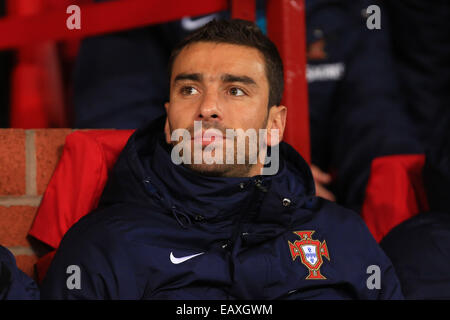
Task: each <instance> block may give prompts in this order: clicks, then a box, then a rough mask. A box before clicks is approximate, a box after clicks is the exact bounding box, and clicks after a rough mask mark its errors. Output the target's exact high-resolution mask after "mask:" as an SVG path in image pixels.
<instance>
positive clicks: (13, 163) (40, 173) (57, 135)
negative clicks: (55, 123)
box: [0, 129, 73, 277]
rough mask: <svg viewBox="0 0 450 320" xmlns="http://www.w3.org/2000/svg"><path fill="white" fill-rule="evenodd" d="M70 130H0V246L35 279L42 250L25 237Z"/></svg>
mask: <svg viewBox="0 0 450 320" xmlns="http://www.w3.org/2000/svg"><path fill="white" fill-rule="evenodd" d="M72 131H73V130H72V129H37V130H21V129H0V244H1V245H3V246H4V247H6V248H8V249H9V250H10V251H11V252H12V253H13V254H14V256H15V257H16V260H17V265H18V267H19V268H20V269H21V270H23V271H24V272H25V273H26V274H28V275H30V276H32V277H34V263H35V262H36V261H37V259H38V256H40V255H41V254H42V250H43V248H42V247H40V246H39V244H37V243H35V242H34V241H33V239H29V238H28V237H27V233H28V230H29V228H30V227H31V223H32V222H33V218H34V215H35V214H36V210H37V208H38V206H39V203H40V201H41V199H42V194H43V193H44V191H45V188H46V186H47V184H48V182H49V180H50V178H51V175H52V173H53V170H54V169H55V167H56V165H57V163H58V160H59V158H60V157H61V153H62V149H63V146H64V141H65V138H66V136H67V135H68V134H69V133H71V132H72Z"/></svg>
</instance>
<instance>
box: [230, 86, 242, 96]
mask: <svg viewBox="0 0 450 320" xmlns="http://www.w3.org/2000/svg"><path fill="white" fill-rule="evenodd" d="M229 92H230V94H231V95H232V96H236V97H240V96H245V92H244V91H243V90H242V89H239V88H236V87H233V88H231V89H230V91H229Z"/></svg>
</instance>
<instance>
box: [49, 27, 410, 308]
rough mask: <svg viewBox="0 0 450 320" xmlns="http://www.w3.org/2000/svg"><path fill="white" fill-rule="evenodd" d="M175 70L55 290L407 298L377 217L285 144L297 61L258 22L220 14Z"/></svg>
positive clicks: (64, 261) (55, 293) (74, 233)
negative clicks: (160, 111)
mask: <svg viewBox="0 0 450 320" xmlns="http://www.w3.org/2000/svg"><path fill="white" fill-rule="evenodd" d="M169 74H170V99H169V102H167V103H166V104H165V107H166V111H167V117H164V118H160V119H157V120H155V121H153V122H152V123H150V124H149V125H148V126H147V127H145V128H142V129H140V130H137V131H136V132H135V133H134V134H133V135H132V136H131V137H130V139H129V140H128V143H127V145H126V146H125V148H124V150H123V151H122V153H121V155H120V157H119V159H118V161H117V163H116V165H115V167H114V169H113V172H112V173H111V175H110V178H109V180H108V183H107V185H106V187H105V190H104V192H103V195H102V197H101V199H100V203H99V206H98V208H97V209H96V210H94V211H93V212H91V213H90V214H88V215H86V216H85V217H83V218H82V219H80V220H79V221H78V222H77V223H76V224H75V225H74V226H73V227H72V228H71V229H70V230H69V231H68V232H67V234H66V235H65V236H64V238H63V240H62V242H61V244H60V247H59V248H58V251H57V252H56V255H55V257H54V260H53V262H52V264H51V266H50V268H49V270H48V272H47V275H46V277H45V279H44V281H43V285H42V290H41V293H42V297H43V298H45V299H49V298H50V299H401V298H403V296H402V294H401V290H400V286H399V281H398V279H397V276H396V275H395V272H394V270H393V268H392V265H391V262H390V261H389V259H388V258H387V257H386V255H385V254H384V253H383V251H382V250H381V249H380V247H379V246H378V244H377V243H376V242H375V240H374V239H373V237H372V236H371V235H370V233H369V232H368V230H367V228H366V226H365V225H364V223H363V221H362V220H361V219H360V218H359V216H358V215H357V214H356V213H353V212H351V211H349V210H347V209H344V208H341V207H339V206H338V205H336V204H335V203H332V202H329V201H327V200H324V199H322V198H318V197H316V196H315V190H314V181H313V179H312V175H311V171H310V169H309V167H308V165H307V163H306V162H305V161H304V160H303V159H302V157H301V156H300V155H299V154H298V153H297V152H296V151H295V150H294V149H293V148H292V147H290V146H289V145H287V144H286V143H283V142H280V140H281V139H282V136H283V131H284V128H285V121H286V112H287V108H286V107H285V106H282V105H280V103H281V102H280V101H281V97H282V92H283V64H282V61H281V59H280V56H279V54H278V51H277V49H276V47H275V45H274V44H273V43H272V42H271V41H270V40H269V39H268V38H267V37H266V36H264V35H263V34H262V33H261V32H260V30H259V29H258V28H257V27H256V26H255V25H254V24H252V23H250V22H246V21H241V20H232V21H228V20H222V21H212V22H210V23H208V24H207V25H205V26H204V27H202V28H201V29H199V30H197V31H196V32H195V33H193V34H192V35H190V36H189V37H188V38H186V39H185V40H184V41H182V42H181V44H179V45H178V46H177V47H176V48H175V49H174V51H173V53H172V56H171V59H170V64H169ZM252 133H253V134H252ZM256 141H258V142H259V143H258V144H256ZM242 142H243V143H242ZM225 159H226V161H224V160H225ZM368 270H378V273H377V274H374V275H371V273H370V272H369V274H368ZM372 276H376V277H378V280H379V281H378V284H377V281H375V285H373V283H372V282H371V281H372V280H371V277H372Z"/></svg>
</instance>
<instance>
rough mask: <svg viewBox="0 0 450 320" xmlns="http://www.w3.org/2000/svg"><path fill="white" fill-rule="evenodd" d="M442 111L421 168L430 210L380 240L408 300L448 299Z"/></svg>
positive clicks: (449, 129) (449, 173)
mask: <svg viewBox="0 0 450 320" xmlns="http://www.w3.org/2000/svg"><path fill="white" fill-rule="evenodd" d="M444 111H445V110H443V111H442V113H441V121H440V123H439V124H436V130H435V132H434V134H433V135H432V140H430V141H431V142H430V146H429V148H428V149H427V152H426V160H425V166H424V170H423V179H424V184H425V189H426V193H427V198H428V202H429V206H430V212H424V213H420V214H418V215H417V216H415V217H413V218H411V219H409V220H407V221H405V222H404V223H402V224H400V225H398V226H397V227H396V228H394V229H393V230H392V231H391V232H390V233H389V234H388V235H386V237H385V238H384V239H383V240H382V241H381V243H380V244H381V246H382V248H383V249H384V250H385V252H386V254H387V255H388V256H389V257H390V258H391V260H392V263H393V264H394V267H395V270H396V272H397V274H398V276H399V279H400V282H401V284H402V291H403V293H404V295H405V298H408V299H450V268H449V262H450V202H449V199H450V189H449V185H450V112H447V113H446V112H444Z"/></svg>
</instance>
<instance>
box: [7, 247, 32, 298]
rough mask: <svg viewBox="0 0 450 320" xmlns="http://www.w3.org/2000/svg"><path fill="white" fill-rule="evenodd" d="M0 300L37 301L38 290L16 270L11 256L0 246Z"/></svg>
mask: <svg viewBox="0 0 450 320" xmlns="http://www.w3.org/2000/svg"><path fill="white" fill-rule="evenodd" d="M0 300H39V288H38V286H37V285H36V283H35V282H34V280H33V279H31V278H30V277H29V276H28V275H26V274H25V273H24V272H23V271H22V270H20V269H19V268H17V265H16V259H14V256H13V254H12V253H11V252H10V251H9V250H8V249H6V248H5V247H3V246H0Z"/></svg>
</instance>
